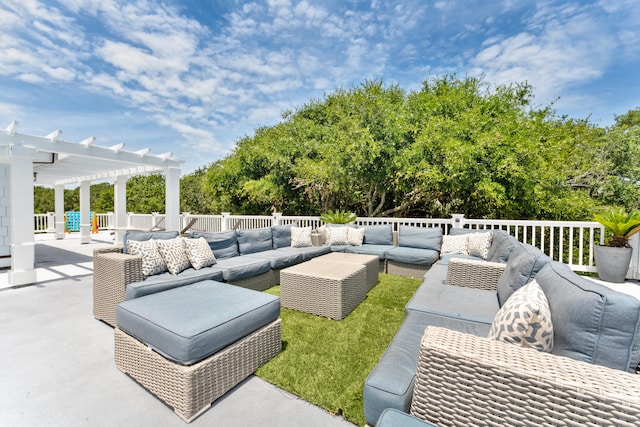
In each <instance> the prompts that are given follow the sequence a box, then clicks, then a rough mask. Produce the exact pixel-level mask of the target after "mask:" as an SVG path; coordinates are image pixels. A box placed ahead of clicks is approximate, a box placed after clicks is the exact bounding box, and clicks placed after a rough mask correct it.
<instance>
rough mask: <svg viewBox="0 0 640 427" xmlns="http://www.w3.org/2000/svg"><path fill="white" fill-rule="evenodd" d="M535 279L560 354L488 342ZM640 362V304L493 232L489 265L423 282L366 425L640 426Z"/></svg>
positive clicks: (454, 258)
mask: <svg viewBox="0 0 640 427" xmlns="http://www.w3.org/2000/svg"><path fill="white" fill-rule="evenodd" d="M451 232H452V233H453V234H457V233H465V232H469V230H463V229H452V230H451ZM533 279H535V281H536V282H537V283H538V284H539V286H540V288H542V291H543V292H544V295H545V296H546V300H547V301H548V305H549V308H550V313H551V322H552V324H553V331H554V338H553V349H552V350H551V352H550V353H549V352H542V351H538V350H537V349H533V348H523V347H520V346H517V345H513V344H509V343H505V342H502V341H497V340H494V339H487V338H486V337H487V335H488V334H489V332H490V330H491V328H492V323H493V322H494V318H495V317H496V314H497V313H498V311H499V310H500V307H501V305H504V304H505V303H506V302H507V301H508V299H509V297H510V296H511V295H512V294H514V293H515V292H516V291H517V290H518V289H520V288H521V287H523V286H524V285H525V284H527V283H530V282H531V281H532V280H533ZM630 286H634V285H630ZM638 362H640V300H638V299H636V298H635V297H633V296H629V295H626V294H623V293H619V292H616V291H613V290H611V289H609V288H607V287H605V286H601V285H599V284H596V283H595V282H593V281H590V280H588V279H586V278H584V277H581V276H578V275H577V274H575V273H574V272H572V271H571V270H570V269H569V267H568V266H566V265H565V264H561V263H557V262H554V261H551V260H550V259H549V258H548V257H547V256H545V255H544V254H543V253H542V252H541V251H540V250H538V249H537V248H535V247H533V246H530V245H526V244H522V243H520V242H518V241H517V240H516V239H515V238H513V237H511V236H508V235H507V234H506V233H504V232H502V231H494V232H492V241H491V246H490V248H489V251H488V253H487V254H486V257H483V258H482V259H479V258H478V257H474V256H469V255H451V254H449V255H443V256H442V258H441V259H440V260H439V262H437V263H436V264H434V265H433V266H432V267H431V269H429V271H428V272H427V273H426V274H425V275H424V280H423V283H422V285H421V286H420V287H419V289H418V290H417V291H416V293H415V294H414V295H413V297H412V298H411V300H410V301H409V302H408V303H407V305H406V317H405V320H404V322H403V324H402V326H401V327H400V329H399V330H398V332H397V334H396V335H395V337H394V339H393V340H392V342H391V344H390V345H389V347H388V348H387V350H386V352H385V353H384V354H383V356H382V357H381V359H380V361H379V362H378V364H377V366H376V367H375V368H374V369H373V371H372V372H371V373H370V375H369V376H368V378H367V380H366V382H365V386H364V410H365V417H366V420H367V423H368V424H369V425H371V426H375V425H376V423H377V422H378V419H379V417H380V415H381V414H382V413H383V411H385V410H386V409H388V408H392V409H395V410H400V411H403V412H409V413H411V414H412V415H414V416H417V417H419V418H421V419H424V420H427V421H429V422H432V423H434V424H437V425H439V426H448V425H505V426H510V425H524V424H528V423H531V424H535V425H638V423H640V376H638V375H636V374H635V372H636V370H637V367H638Z"/></svg>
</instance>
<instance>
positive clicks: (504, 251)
mask: <svg viewBox="0 0 640 427" xmlns="http://www.w3.org/2000/svg"><path fill="white" fill-rule="evenodd" d="M517 245H518V241H517V240H516V239H515V237H512V236H509V235H508V234H507V233H506V232H504V231H502V230H494V231H493V239H492V240H491V248H489V256H487V261H491V262H507V261H508V260H509V256H510V254H511V252H512V251H513V249H514V248H515V247H516V246H517Z"/></svg>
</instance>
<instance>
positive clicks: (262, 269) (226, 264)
mask: <svg viewBox="0 0 640 427" xmlns="http://www.w3.org/2000/svg"><path fill="white" fill-rule="evenodd" d="M210 268H217V269H219V270H220V271H222V278H223V279H224V281H225V282H235V281H236V280H242V279H248V278H249V277H253V276H257V275H258V274H262V273H266V272H267V271H269V270H270V269H271V262H269V260H268V259H260V258H251V257H248V256H236V257H232V258H225V259H221V260H218V262H217V263H216V265H214V266H212V267H210Z"/></svg>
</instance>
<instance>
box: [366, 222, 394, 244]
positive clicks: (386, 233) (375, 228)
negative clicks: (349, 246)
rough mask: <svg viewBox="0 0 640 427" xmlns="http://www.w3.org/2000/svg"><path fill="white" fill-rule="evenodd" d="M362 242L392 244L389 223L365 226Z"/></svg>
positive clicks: (391, 230) (391, 231)
mask: <svg viewBox="0 0 640 427" xmlns="http://www.w3.org/2000/svg"><path fill="white" fill-rule="evenodd" d="M362 243H363V244H367V245H393V229H392V228H391V224H386V225H367V226H365V227H364V239H363V241H362Z"/></svg>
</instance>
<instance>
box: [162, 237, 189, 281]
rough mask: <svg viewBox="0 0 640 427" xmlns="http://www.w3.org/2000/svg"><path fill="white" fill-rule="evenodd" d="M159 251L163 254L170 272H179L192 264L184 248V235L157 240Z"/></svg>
mask: <svg viewBox="0 0 640 427" xmlns="http://www.w3.org/2000/svg"><path fill="white" fill-rule="evenodd" d="M156 247H157V248H158V252H160V255H162V259H163V260H164V262H165V263H166V264H167V268H168V269H169V273H171V274H178V273H180V272H181V271H183V270H186V269H187V268H189V267H190V266H191V263H190V262H189V258H188V257H187V253H186V251H185V250H184V245H183V243H182V237H176V238H175V239H170V240H156Z"/></svg>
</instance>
